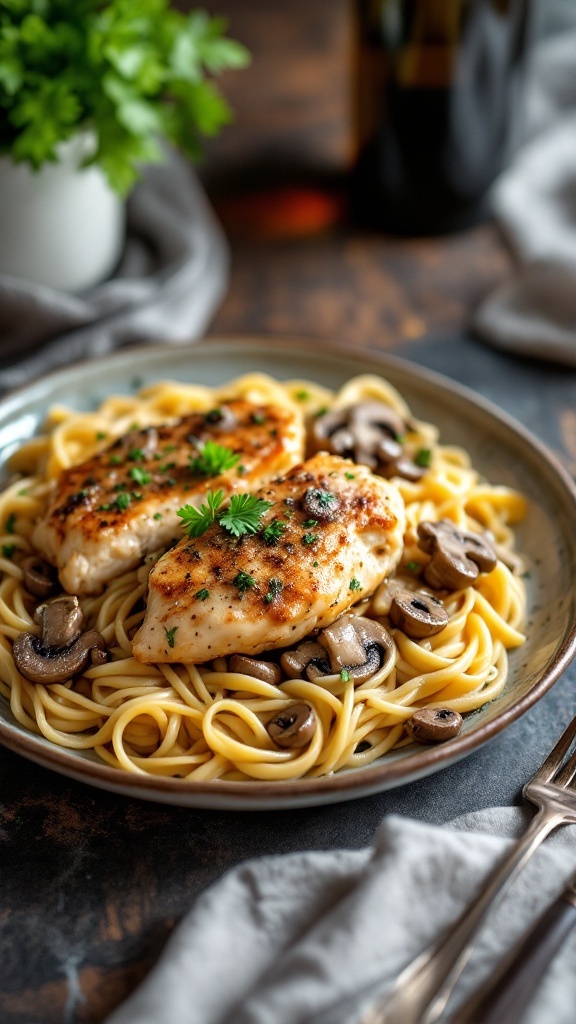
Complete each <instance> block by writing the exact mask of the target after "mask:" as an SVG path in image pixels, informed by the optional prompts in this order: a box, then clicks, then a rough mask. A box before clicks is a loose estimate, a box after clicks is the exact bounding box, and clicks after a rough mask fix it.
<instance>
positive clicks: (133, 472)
mask: <svg viewBox="0 0 576 1024" xmlns="http://www.w3.org/2000/svg"><path fill="white" fill-rule="evenodd" d="M130 476H131V477H132V479H133V480H135V481H136V483H137V484H140V486H141V487H143V486H144V485H145V484H149V483H150V481H151V479H152V475H151V474H150V473H147V472H146V470H145V469H140V467H139V466H132V467H131V469H130Z"/></svg>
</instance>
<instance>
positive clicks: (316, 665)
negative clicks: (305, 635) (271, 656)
mask: <svg viewBox="0 0 576 1024" xmlns="http://www.w3.org/2000/svg"><path fill="white" fill-rule="evenodd" d="M280 664H281V666H282V668H283V669H284V671H285V673H286V675H287V676H288V678H289V679H310V676H309V675H308V670H309V669H310V671H312V672H314V670H315V669H316V670H317V672H316V678H318V676H322V675H323V676H329V675H330V672H331V669H330V662H329V661H328V658H327V657H326V651H325V650H324V648H323V647H321V646H320V644H319V643H317V642H316V641H315V640H304V641H303V643H301V644H299V646H298V647H296V648H295V650H293V651H284V653H283V655H282V656H281V658H280Z"/></svg>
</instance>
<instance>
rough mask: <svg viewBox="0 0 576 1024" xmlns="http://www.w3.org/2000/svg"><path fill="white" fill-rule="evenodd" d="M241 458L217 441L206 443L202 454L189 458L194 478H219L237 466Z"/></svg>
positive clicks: (201, 450) (201, 451)
mask: <svg viewBox="0 0 576 1024" xmlns="http://www.w3.org/2000/svg"><path fill="white" fill-rule="evenodd" d="M239 458H240V456H239V455H237V454H235V452H233V451H232V449H231V448H226V447H225V446H224V445H222V444H216V442H215V441H206V444H205V445H204V447H203V448H201V449H200V454H199V455H197V456H195V457H194V456H192V455H190V456H189V459H188V461H189V463H190V469H191V471H192V473H193V474H194V476H219V475H220V474H221V473H225V472H226V470H228V469H232V467H233V466H235V465H236V463H237V462H238V460H239Z"/></svg>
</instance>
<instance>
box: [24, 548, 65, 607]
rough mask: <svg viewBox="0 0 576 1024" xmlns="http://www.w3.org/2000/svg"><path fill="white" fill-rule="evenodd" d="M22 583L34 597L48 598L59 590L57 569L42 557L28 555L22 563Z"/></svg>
mask: <svg viewBox="0 0 576 1024" xmlns="http://www.w3.org/2000/svg"><path fill="white" fill-rule="evenodd" d="M20 568H21V569H22V581H23V583H24V586H25V587H26V590H27V591H28V592H29V593H30V594H33V595H34V597H41V598H44V599H45V598H47V597H50V596H51V595H52V594H55V593H56V591H57V590H58V576H57V574H56V569H55V568H54V566H53V565H50V563H49V562H47V561H46V560H45V559H44V558H41V557H40V555H27V556H26V558H23V559H22V561H21V562H20Z"/></svg>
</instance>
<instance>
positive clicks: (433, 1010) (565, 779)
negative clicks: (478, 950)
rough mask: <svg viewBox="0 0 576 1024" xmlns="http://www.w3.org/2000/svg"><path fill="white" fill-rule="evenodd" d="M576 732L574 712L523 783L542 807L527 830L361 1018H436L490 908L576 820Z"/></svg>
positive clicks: (364, 1022)
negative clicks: (553, 835)
mask: <svg viewBox="0 0 576 1024" xmlns="http://www.w3.org/2000/svg"><path fill="white" fill-rule="evenodd" d="M575 736H576V718H574V719H573V720H572V721H571V722H570V725H569V726H568V728H567V729H566V731H565V732H564V733H563V735H562V736H561V737H560V739H559V740H558V743H557V744H556V746H555V747H554V749H553V750H552V752H551V753H550V754H549V755H548V757H547V758H546V760H545V761H544V764H543V765H542V767H541V768H539V769H538V771H537V772H536V774H535V775H534V776H533V777H532V778H531V779H530V781H529V782H527V783H526V785H525V786H524V788H523V791H522V792H523V794H524V797H525V798H526V799H527V800H529V801H530V802H531V803H533V804H535V805H536V807H537V808H538V811H537V813H536V814H535V816H534V818H533V819H532V821H531V823H530V825H529V826H528V828H527V830H526V832H525V833H524V835H523V836H522V837H521V838H520V839H519V840H518V842H517V843H515V844H514V846H513V847H512V849H511V850H510V851H509V853H508V854H507V855H506V856H505V857H504V859H503V860H502V861H501V862H500V864H499V865H498V866H497V867H496V869H495V871H494V873H493V875H492V876H491V878H490V879H489V880H488V882H487V883H486V885H485V887H484V888H483V889H482V891H481V892H480V894H479V896H478V897H477V899H476V900H475V902H474V903H472V905H471V906H470V907H469V908H468V909H467V910H466V911H465V912H464V914H463V915H462V917H461V918H460V919H459V921H458V922H457V923H456V925H455V926H454V927H451V928H450V930H449V932H448V934H447V935H444V936H441V938H440V939H439V940H438V941H437V942H435V943H434V944H433V945H431V946H429V947H428V949H426V950H424V952H423V953H421V954H420V955H419V956H418V957H416V959H415V960H413V961H412V963H411V964H409V965H408V966H407V967H405V968H404V970H403V971H402V972H401V974H400V975H399V976H398V978H397V979H396V982H395V984H394V986H393V987H392V990H391V991H390V992H389V993H388V994H387V995H386V996H384V998H382V999H380V1000H379V1002H378V1003H377V1004H376V1005H375V1006H373V1007H372V1008H371V1009H370V1010H368V1012H366V1013H365V1014H364V1015H363V1016H362V1019H361V1021H360V1022H359V1024H434V1021H437V1020H438V1019H439V1018H440V1016H441V1015H442V1013H443V1011H444V1008H445V1006H446V1003H447V1002H448V999H449V998H450V995H451V993H452V991H453V989H454V986H455V984H456V982H457V980H458V978H459V977H460V975H461V973H462V971H463V970H464V968H465V966H466V964H467V962H468V960H469V959H470V955H471V953H472V948H473V945H474V940H475V938H476V935H477V933H478V932H479V930H480V928H481V926H482V924H483V923H484V920H485V918H486V916H487V914H488V912H489V911H490V910H491V909H492V907H493V906H494V905H495V904H496V903H497V902H498V901H499V900H500V899H501V897H502V896H503V895H504V892H505V891H506V890H507V888H508V887H509V886H510V885H511V883H512V882H513V880H514V879H515V878H516V876H517V875H518V873H519V872H520V871H521V869H522V868H523V867H524V865H525V864H526V863H527V861H528V859H529V858H530V857H531V856H532V854H533V853H534V851H535V850H536V849H537V848H538V846H539V845H540V843H541V842H542V841H543V840H544V839H545V838H546V836H547V835H549V834H550V832H552V831H553V830H554V829H555V828H558V826H559V825H567V824H570V823H573V824H574V823H576V788H574V787H572V786H571V783H572V782H573V781H574V778H575V776H576V751H574V753H573V754H572V756H571V757H570V758H569V760H568V761H567V762H566V764H564V760H565V758H566V754H567V753H568V751H569V750H570V747H571V746H572V743H573V742H574V737H575Z"/></svg>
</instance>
